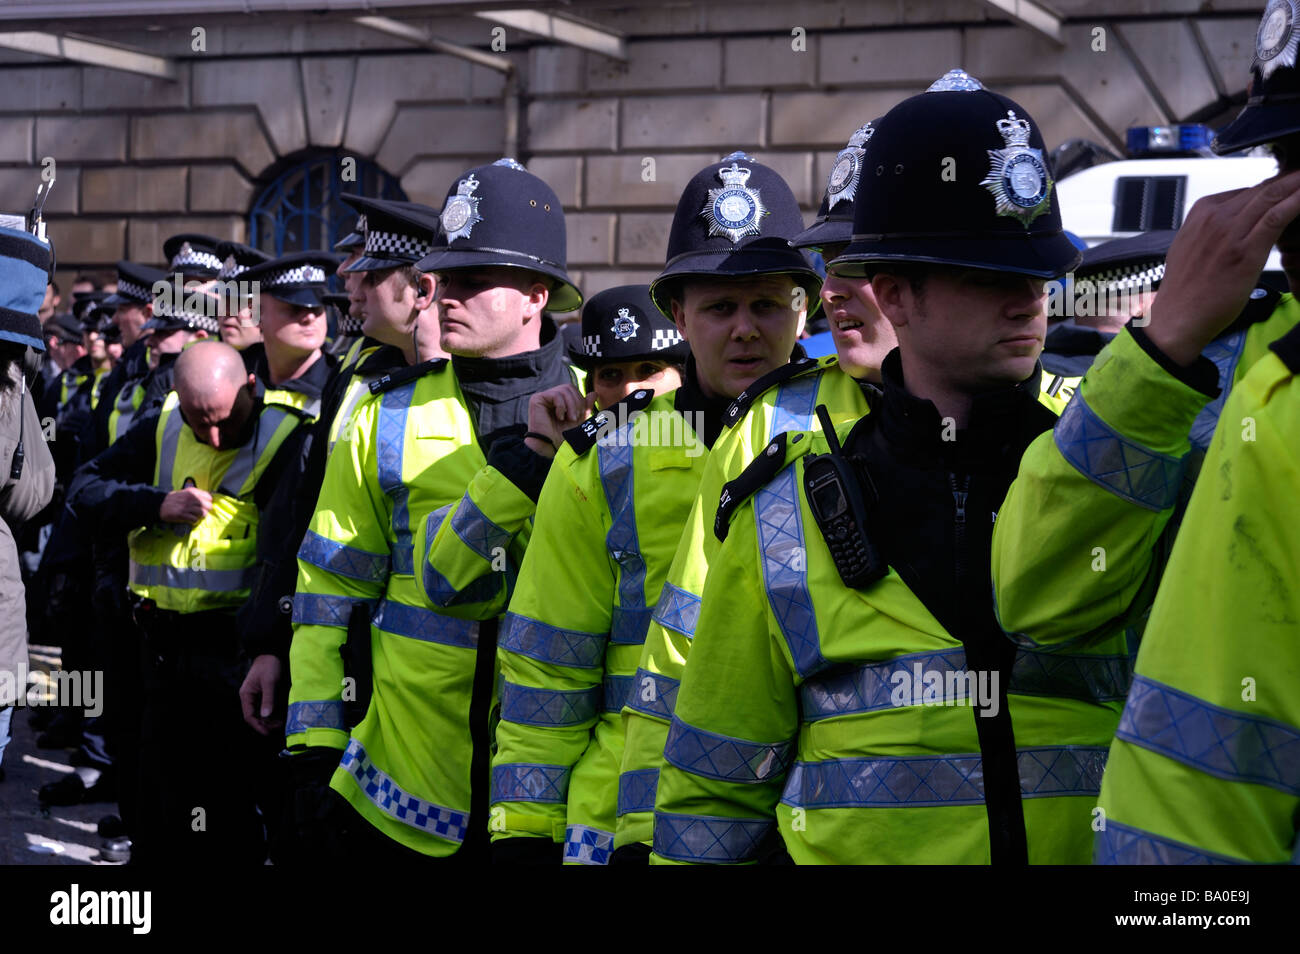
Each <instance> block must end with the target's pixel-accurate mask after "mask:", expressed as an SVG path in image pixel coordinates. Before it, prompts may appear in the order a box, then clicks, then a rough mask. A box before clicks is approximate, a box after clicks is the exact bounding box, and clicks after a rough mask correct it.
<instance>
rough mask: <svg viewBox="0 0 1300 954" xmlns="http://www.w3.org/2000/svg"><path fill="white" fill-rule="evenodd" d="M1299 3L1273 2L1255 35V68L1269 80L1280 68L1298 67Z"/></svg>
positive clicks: (1292, 0) (1282, 0)
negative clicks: (1297, 20)
mask: <svg viewBox="0 0 1300 954" xmlns="http://www.w3.org/2000/svg"><path fill="white" fill-rule="evenodd" d="M1296 13H1297V9H1296V0H1271V2H1270V3H1269V5H1268V6H1267V7H1266V8H1265V10H1264V18H1263V19H1262V20H1261V21H1260V23H1259V31H1258V32H1257V33H1256V34H1255V66H1256V67H1258V68H1259V74H1260V76H1262V77H1264V79H1268V78H1269V76H1271V75H1272V73H1273V71H1274V70H1275V69H1277V68H1278V67H1279V66H1285V67H1294V66H1295V61H1296V47H1297V46H1300V36H1297V33H1296Z"/></svg>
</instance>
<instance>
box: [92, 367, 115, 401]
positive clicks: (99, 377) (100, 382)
mask: <svg viewBox="0 0 1300 954" xmlns="http://www.w3.org/2000/svg"><path fill="white" fill-rule="evenodd" d="M112 370H113V369H112V368H101V369H100V370H98V371H96V372H95V376H94V379H93V380H92V382H91V385H90V408H91V410H94V409H95V408H96V407H98V406H99V392H100V390H101V389H102V388H103V386H104V379H105V378H107V377H108V376H109V374H110V373H111V372H112Z"/></svg>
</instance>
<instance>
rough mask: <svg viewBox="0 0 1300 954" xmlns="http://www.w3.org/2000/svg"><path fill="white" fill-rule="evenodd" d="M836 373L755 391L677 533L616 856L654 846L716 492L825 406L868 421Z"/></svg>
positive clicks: (788, 375)
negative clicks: (657, 804)
mask: <svg viewBox="0 0 1300 954" xmlns="http://www.w3.org/2000/svg"><path fill="white" fill-rule="evenodd" d="M837 365H838V359H837V358H836V357H835V356H834V355H831V356H828V357H825V358H822V359H821V360H820V361H817V362H812V361H811V360H810V361H807V362H796V363H792V364H791V365H789V366H787V367H786V368H785V369H782V370H781V371H780V372H778V373H775V374H774V375H773V376H769V377H768V378H764V379H762V380H760V381H758V382H756V383H755V385H753V386H751V387H750V388H749V389H747V391H746V393H745V394H744V395H742V396H741V397H740V398H738V399H737V401H736V403H735V404H733V407H732V409H731V411H730V412H729V416H728V422H727V423H728V429H727V430H724V431H723V434H722V436H721V437H720V438H719V439H718V441H717V443H716V444H714V446H713V450H712V451H711V452H710V454H709V457H708V459H707V461H706V463H705V468H704V474H703V476H702V478H701V480H700V485H699V493H698V495H697V497H696V500H695V505H694V506H693V507H692V508H691V513H690V515H689V517H688V518H687V521H686V526H685V527H684V529H683V530H682V536H681V539H680V541H679V542H678V547H677V552H676V554H675V555H674V557H673V562H672V565H671V567H670V568H669V571H668V578H667V580H666V582H665V584H664V590H663V594H662V596H661V597H660V599H659V602H658V604H657V607H656V610H655V613H654V616H653V618H652V620H651V623H650V628H649V630H648V631H647V634H646V641H645V647H644V649H643V650H642V653H641V660H640V663H639V665H638V669H637V673H636V678H635V680H634V685H633V692H632V693H631V694H630V695H629V697H628V704H627V708H626V710H625V712H624V719H625V722H626V733H625V735H626V738H625V747H624V753H623V765H622V769H621V772H620V776H619V803H618V824H617V831H616V833H615V845H616V847H617V846H622V845H626V844H632V843H634V842H641V843H643V844H647V845H648V844H650V843H651V837H652V833H653V810H654V800H655V787H656V784H657V780H658V774H659V766H660V764H661V763H662V761H663V751H664V744H665V742H666V741H667V737H668V728H669V724H670V721H671V719H672V712H673V705H674V702H675V699H676V696H677V689H678V686H679V685H680V682H681V677H682V672H683V671H684V669H685V666H686V659H687V656H688V654H689V652H690V647H691V640H692V638H693V636H694V634H695V623H696V619H697V616H698V614H699V605H700V596H699V594H700V593H701V592H702V591H703V589H704V581H705V579H706V578H707V576H708V572H709V566H710V563H711V562H712V560H713V557H714V554H715V553H716V551H717V549H718V546H719V543H718V539H717V537H716V536H715V535H714V532H713V518H714V513H715V512H716V510H717V505H718V499H719V496H720V495H721V493H722V488H723V486H724V485H725V484H726V483H727V482H728V481H731V480H733V479H735V478H736V477H738V476H739V475H740V474H741V472H742V471H744V470H745V468H746V467H748V466H749V464H750V463H751V462H752V461H753V460H754V458H755V457H756V456H757V455H758V453H759V452H760V451H762V450H763V448H764V447H765V446H766V445H767V443H768V442H769V441H770V440H771V439H772V438H774V437H775V436H777V435H778V434H781V433H784V432H787V431H813V432H816V433H820V432H821V423H820V420H819V419H818V417H817V415H816V413H815V410H816V408H817V406H818V405H819V404H824V405H826V409H827V411H828V412H829V414H830V418H831V421H832V422H833V423H834V424H836V425H839V424H842V423H846V422H849V421H855V420H857V419H858V418H860V417H862V415H864V414H866V413H868V411H869V410H870V408H869V404H868V399H867V393H868V391H869V390H870V391H874V390H875V389H874V387H873V386H872V385H870V384H864V383H860V382H858V381H856V380H855V379H853V378H851V377H849V375H847V374H845V373H843V372H842V371H840V370H839V368H838V366H837ZM773 378H775V381H773ZM1039 400H1040V401H1041V402H1042V403H1043V405H1044V406H1046V407H1048V408H1049V409H1051V410H1053V411H1056V412H1057V413H1059V412H1060V410H1061V409H1062V408H1063V407H1064V401H1063V400H1062V399H1061V398H1060V397H1058V396H1057V395H1055V394H1053V393H1049V391H1048V390H1047V388H1046V383H1044V389H1043V390H1042V392H1041V393H1040V394H1039Z"/></svg>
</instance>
